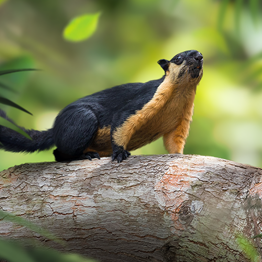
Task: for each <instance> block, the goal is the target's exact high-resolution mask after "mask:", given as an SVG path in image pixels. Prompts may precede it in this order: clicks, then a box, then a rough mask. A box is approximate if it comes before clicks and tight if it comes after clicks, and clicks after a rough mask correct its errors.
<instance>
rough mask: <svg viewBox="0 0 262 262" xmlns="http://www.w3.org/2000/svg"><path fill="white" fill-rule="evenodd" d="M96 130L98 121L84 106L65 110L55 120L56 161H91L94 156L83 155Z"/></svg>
mask: <svg viewBox="0 0 262 262" xmlns="http://www.w3.org/2000/svg"><path fill="white" fill-rule="evenodd" d="M97 130H98V120H97V118H96V116H95V114H94V113H93V111H92V110H91V109H90V108H88V107H84V106H78V107H77V108H74V107H72V108H70V107H69V108H66V110H65V111H64V112H62V113H61V114H60V115H58V117H57V118H56V121H55V124H54V128H53V131H54V140H55V145H56V146H57V149H56V150H55V151H54V155H55V159H56V161H70V160H79V159H90V158H91V159H92V158H94V156H95V157H97V155H94V154H90V153H88V154H84V151H85V149H86V148H88V146H89V145H90V144H91V142H92V140H93V138H94V137H95V135H96V133H97Z"/></svg>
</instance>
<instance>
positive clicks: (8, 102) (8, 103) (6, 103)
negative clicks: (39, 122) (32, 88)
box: [0, 96, 32, 115]
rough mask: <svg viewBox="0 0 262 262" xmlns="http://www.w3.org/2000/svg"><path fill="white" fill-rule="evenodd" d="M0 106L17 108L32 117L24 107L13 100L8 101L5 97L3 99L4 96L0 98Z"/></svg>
mask: <svg viewBox="0 0 262 262" xmlns="http://www.w3.org/2000/svg"><path fill="white" fill-rule="evenodd" d="M0 104H4V105H8V106H12V107H15V108H17V109H19V110H21V111H24V112H26V113H28V114H29V115H32V114H31V113H30V112H29V111H27V110H26V109H24V108H23V107H21V106H19V105H18V104H16V103H14V102H12V101H11V100H9V99H7V98H5V97H2V96H0Z"/></svg>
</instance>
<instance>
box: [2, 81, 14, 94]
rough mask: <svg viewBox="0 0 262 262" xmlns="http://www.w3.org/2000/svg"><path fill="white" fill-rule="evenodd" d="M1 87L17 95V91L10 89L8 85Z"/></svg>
mask: <svg viewBox="0 0 262 262" xmlns="http://www.w3.org/2000/svg"><path fill="white" fill-rule="evenodd" d="M0 87H1V88H3V89H6V90H9V91H12V92H14V93H16V91H15V90H14V89H12V88H11V87H9V86H8V85H6V84H4V83H0Z"/></svg>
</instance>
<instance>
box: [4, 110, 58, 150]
mask: <svg viewBox="0 0 262 262" xmlns="http://www.w3.org/2000/svg"><path fill="white" fill-rule="evenodd" d="M0 117H3V118H5V119H6V120H8V121H10V122H11V123H13V124H15V123H14V122H13V121H12V120H11V119H9V118H8V117H7V116H6V113H5V112H4V111H3V110H1V109H0ZM15 125H16V124H15ZM16 126H17V125H16ZM19 128H21V129H22V130H23V131H25V132H26V133H27V134H28V135H29V136H30V137H31V138H32V140H31V139H28V138H26V137H24V136H23V135H21V134H19V133H17V132H15V131H14V130H12V129H9V128H7V127H4V126H0V149H3V150H6V151H11V152H28V153H31V152H35V151H37V150H38V151H41V150H45V149H49V148H50V147H52V146H53V145H54V139H53V129H49V130H46V131H37V130H26V129H24V128H22V127H19Z"/></svg>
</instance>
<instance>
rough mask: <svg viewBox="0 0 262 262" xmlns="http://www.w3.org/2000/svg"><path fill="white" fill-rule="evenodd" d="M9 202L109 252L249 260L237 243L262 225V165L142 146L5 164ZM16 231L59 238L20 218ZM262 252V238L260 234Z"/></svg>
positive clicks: (110, 255) (71, 247)
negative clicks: (138, 152) (118, 152)
mask: <svg viewBox="0 0 262 262" xmlns="http://www.w3.org/2000/svg"><path fill="white" fill-rule="evenodd" d="M0 174H1V176H0V198H1V208H2V210H4V211H8V212H11V213H13V214H16V215H19V216H22V217H24V218H27V219H28V220H30V221H31V222H33V223H35V224H37V225H39V226H41V227H43V228H45V229H47V230H49V231H50V232H52V233H53V234H55V235H56V236H58V237H59V238H61V239H63V240H65V241H66V243H67V245H66V246H59V247H58V248H59V249H60V250H64V251H70V252H77V253H80V254H83V255H86V256H88V257H93V258H96V259H99V260H100V261H119V262H120V261H121V262H123V261H131V262H134V261H153V262H154V261H167V262H169V261H172V262H173V261H187V262H188V261H241V262H242V261H249V260H248V259H247V258H246V257H245V255H244V254H243V253H242V252H241V250H240V248H239V247H238V244H237V243H236V236H237V234H238V233H241V234H243V235H245V236H247V237H249V238H250V237H252V236H254V235H257V234H260V233H261V232H262V230H261V227H262V223H261V222H262V209H261V198H262V176H261V175H262V170H261V169H260V168H255V167H251V166H247V165H243V164H237V163H234V162H231V161H227V160H223V159H218V158H214V157H204V156H192V155H163V156H146V157H145V156H132V157H130V158H129V159H128V160H126V161H124V162H122V163H120V164H118V163H115V162H113V163H112V162H111V160H110V159H109V158H102V159H101V160H93V161H74V162H70V163H54V162H53V163H39V164H24V165H21V166H16V167H13V168H10V169H8V170H5V171H2V172H1V173H0ZM0 235H1V236H2V237H7V238H9V239H21V240H25V239H32V238H35V239H36V238H37V239H41V240H42V241H43V242H44V241H45V242H47V244H48V245H49V246H53V247H55V246H56V245H57V244H54V243H53V242H52V241H48V240H46V239H43V238H42V237H40V236H39V235H37V234H36V233H33V232H32V231H30V230H29V229H26V228H24V227H22V226H17V225H14V224H12V223H11V222H1V223H0ZM254 245H255V246H256V248H257V250H258V251H259V252H260V249H261V243H260V239H255V240H254Z"/></svg>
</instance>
